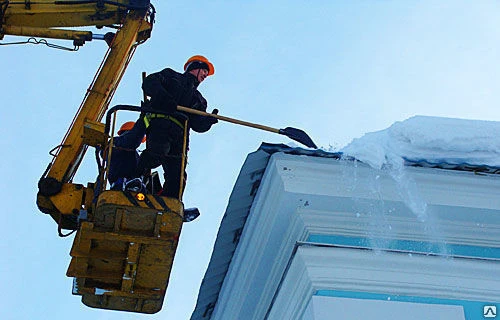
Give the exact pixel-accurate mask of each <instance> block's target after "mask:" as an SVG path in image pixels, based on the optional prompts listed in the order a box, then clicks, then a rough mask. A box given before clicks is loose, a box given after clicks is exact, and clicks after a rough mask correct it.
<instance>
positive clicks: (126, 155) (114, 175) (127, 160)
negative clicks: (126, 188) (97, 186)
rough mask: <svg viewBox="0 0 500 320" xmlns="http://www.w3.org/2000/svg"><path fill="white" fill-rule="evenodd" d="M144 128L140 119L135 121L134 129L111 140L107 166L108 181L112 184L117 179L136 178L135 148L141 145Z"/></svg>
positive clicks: (136, 155)
mask: <svg viewBox="0 0 500 320" xmlns="http://www.w3.org/2000/svg"><path fill="white" fill-rule="evenodd" d="M145 133H146V126H145V124H144V119H143V118H142V117H140V118H139V120H137V122H136V123H135V125H134V127H133V128H132V129H131V130H129V131H125V132H123V133H122V134H121V135H119V136H116V137H114V138H113V152H112V153H111V162H110V164H109V174H108V180H109V181H110V182H111V183H113V182H115V181H116V180H118V178H127V179H133V178H136V177H137V176H136V170H137V163H138V161H139V153H138V152H137V148H139V146H140V145H141V142H142V139H143V138H144V134H145Z"/></svg>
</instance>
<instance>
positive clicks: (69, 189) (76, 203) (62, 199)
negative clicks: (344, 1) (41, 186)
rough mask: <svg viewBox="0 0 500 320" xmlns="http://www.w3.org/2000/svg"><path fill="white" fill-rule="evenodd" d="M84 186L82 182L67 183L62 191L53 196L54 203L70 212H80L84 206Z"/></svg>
mask: <svg viewBox="0 0 500 320" xmlns="http://www.w3.org/2000/svg"><path fill="white" fill-rule="evenodd" d="M83 192H84V187H83V186H82V185H81V184H73V183H67V184H64V185H63V187H62V190H61V192H59V193H58V194H56V195H54V196H52V197H51V198H50V199H51V201H52V204H53V205H54V206H55V207H56V208H58V209H59V210H61V212H66V213H68V214H78V212H79V211H80V209H81V207H82V201H83Z"/></svg>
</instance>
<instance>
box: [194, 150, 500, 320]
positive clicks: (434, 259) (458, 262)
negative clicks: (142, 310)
mask: <svg viewBox="0 0 500 320" xmlns="http://www.w3.org/2000/svg"><path fill="white" fill-rule="evenodd" d="M445 167H446V168H447V169H444V168H445ZM499 173H500V171H499V170H498V169H496V168H487V167H486V168H485V167H481V168H479V167H478V168H471V167H469V168H467V169H464V168H459V167H452V166H446V165H443V166H435V167H434V168H431V167H428V166H427V167H422V166H419V165H416V164H408V165H407V166H404V167H403V168H400V169H397V170H396V169H394V170H390V169H380V170H379V169H373V168H371V167H369V166H367V165H365V164H363V163H360V162H358V161H356V160H354V159H352V158H349V159H343V158H342V155H341V154H336V153H327V152H322V151H308V150H303V149H298V148H290V147H286V146H283V145H267V144H264V145H263V146H261V148H260V149H259V150H258V151H256V152H254V153H252V154H250V155H249V156H248V158H247V160H246V162H245V164H244V165H243V167H242V170H241V172H240V176H239V177H238V180H237V182H236V184H235V187H234V189H233V193H232V195H231V198H230V201H229V204H228V208H227V210H226V213H225V216H224V218H223V221H222V223H221V227H220V229H219V234H218V237H217V240H216V244H215V247H214V251H213V254H212V258H211V261H210V265H209V267H208V269H207V272H206V274H205V278H204V280H203V283H202V285H201V288H200V293H199V296H198V301H197V305H196V308H195V310H194V312H193V315H192V317H191V319H193V320H194V319H200V320H205V319H224V320H226V319H238V320H246V319H248V320H250V319H259V320H260V319H308V320H309V319H316V320H326V319H339V320H352V319H363V320H364V319H376V320H378V319H442V320H448V319H450V320H451V319H453V320H455V319H467V320H471V319H485V318H491V319H494V318H497V317H498V318H500V314H499V315H498V316H497V314H496V312H497V311H496V308H498V309H499V310H498V311H500V175H499Z"/></svg>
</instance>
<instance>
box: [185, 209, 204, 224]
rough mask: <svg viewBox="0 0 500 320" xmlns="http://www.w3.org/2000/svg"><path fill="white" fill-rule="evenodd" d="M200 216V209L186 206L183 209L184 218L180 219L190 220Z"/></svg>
mask: <svg viewBox="0 0 500 320" xmlns="http://www.w3.org/2000/svg"><path fill="white" fill-rule="evenodd" d="M199 216H200V210H198V208H187V209H184V218H183V219H182V221H184V222H191V221H193V220H195V219H196V218H198V217H199Z"/></svg>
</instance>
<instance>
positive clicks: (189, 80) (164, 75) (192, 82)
mask: <svg viewBox="0 0 500 320" xmlns="http://www.w3.org/2000/svg"><path fill="white" fill-rule="evenodd" d="M198 84H199V83H198V81H197V79H196V77H195V76H194V75H192V74H190V73H179V72H176V71H174V70H172V69H170V68H166V69H163V70H162V71H160V72H156V73H152V74H150V75H149V76H147V77H146V78H145V79H144V81H143V83H142V90H144V93H145V94H146V95H148V96H150V97H151V102H150V104H149V107H150V108H153V109H156V110H159V111H164V112H168V113H169V114H171V115H172V116H174V117H176V118H177V119H178V120H179V121H180V122H181V123H184V120H185V119H183V117H182V116H179V114H182V115H184V116H185V117H187V119H188V123H189V128H191V129H193V130H194V131H196V132H206V131H208V130H210V127H211V126H212V122H211V121H210V120H211V119H210V117H205V116H199V115H194V114H190V113H184V112H178V111H177V109H176V107H177V105H180V106H183V107H188V108H192V109H196V110H200V111H205V112H206V110H207V100H205V98H204V97H203V96H202V95H201V93H200V92H199V91H198V89H197V87H198ZM176 112H177V115H176V114H175V113H176Z"/></svg>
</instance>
